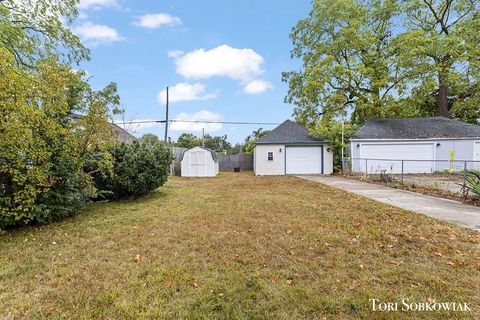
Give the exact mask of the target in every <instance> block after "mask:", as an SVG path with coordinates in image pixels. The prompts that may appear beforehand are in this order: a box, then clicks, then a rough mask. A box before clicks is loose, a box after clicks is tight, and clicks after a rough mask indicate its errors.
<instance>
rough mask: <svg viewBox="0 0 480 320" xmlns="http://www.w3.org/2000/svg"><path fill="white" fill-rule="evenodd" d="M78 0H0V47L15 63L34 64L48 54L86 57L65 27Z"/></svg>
mask: <svg viewBox="0 0 480 320" xmlns="http://www.w3.org/2000/svg"><path fill="white" fill-rule="evenodd" d="M78 2H79V1H78V0H65V1H58V0H35V1H29V0H3V1H0V46H1V47H2V48H4V49H6V50H8V52H10V54H12V55H13V57H14V59H15V62H16V64H17V65H19V66H23V67H30V68H31V67H34V66H35V65H36V64H37V62H38V61H40V60H43V59H45V58H47V57H49V56H51V55H52V54H55V55H58V56H59V57H61V58H62V60H63V61H64V62H67V63H78V62H80V61H82V60H88V59H89V51H88V49H86V48H85V47H84V46H83V44H82V43H81V41H80V39H78V37H77V36H75V35H74V34H73V33H72V31H71V30H70V28H69V25H70V23H71V22H72V20H73V19H74V18H75V17H76V16H77V14H78V12H77V9H76V5H77V4H78Z"/></svg>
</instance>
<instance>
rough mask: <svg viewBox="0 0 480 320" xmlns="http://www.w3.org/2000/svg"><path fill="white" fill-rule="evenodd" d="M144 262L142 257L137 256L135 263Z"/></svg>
mask: <svg viewBox="0 0 480 320" xmlns="http://www.w3.org/2000/svg"><path fill="white" fill-rule="evenodd" d="M141 260H142V257H140V255H139V254H137V255H136V256H135V262H140V261H141Z"/></svg>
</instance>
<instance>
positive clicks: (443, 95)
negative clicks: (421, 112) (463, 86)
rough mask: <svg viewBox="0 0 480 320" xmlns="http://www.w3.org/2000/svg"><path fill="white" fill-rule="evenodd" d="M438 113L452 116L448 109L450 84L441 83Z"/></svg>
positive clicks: (443, 115) (448, 116)
mask: <svg viewBox="0 0 480 320" xmlns="http://www.w3.org/2000/svg"><path fill="white" fill-rule="evenodd" d="M437 115H438V116H442V117H446V118H450V111H448V86H447V85H445V84H440V87H439V90H438V97H437Z"/></svg>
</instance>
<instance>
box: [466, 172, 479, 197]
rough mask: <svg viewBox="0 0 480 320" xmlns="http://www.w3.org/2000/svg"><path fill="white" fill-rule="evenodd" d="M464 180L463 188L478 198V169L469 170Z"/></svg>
mask: <svg viewBox="0 0 480 320" xmlns="http://www.w3.org/2000/svg"><path fill="white" fill-rule="evenodd" d="M465 181H466V184H465V190H466V191H467V192H471V193H473V194H474V195H476V196H477V197H478V198H480V170H469V171H468V172H467V177H466V179H465Z"/></svg>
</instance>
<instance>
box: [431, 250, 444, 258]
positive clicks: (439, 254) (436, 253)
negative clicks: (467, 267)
mask: <svg viewBox="0 0 480 320" xmlns="http://www.w3.org/2000/svg"><path fill="white" fill-rule="evenodd" d="M433 254H434V255H436V256H439V257H442V256H443V254H442V253H441V252H440V251H437V252H434V253H433Z"/></svg>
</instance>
